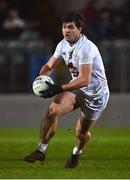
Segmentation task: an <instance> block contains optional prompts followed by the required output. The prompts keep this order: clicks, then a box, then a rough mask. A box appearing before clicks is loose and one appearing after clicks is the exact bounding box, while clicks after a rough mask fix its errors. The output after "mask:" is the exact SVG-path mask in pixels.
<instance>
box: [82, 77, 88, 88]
mask: <svg viewBox="0 0 130 180" xmlns="http://www.w3.org/2000/svg"><path fill="white" fill-rule="evenodd" d="M89 83H90V80H89V79H86V78H83V79H82V86H83V87H85V86H88V85H89Z"/></svg>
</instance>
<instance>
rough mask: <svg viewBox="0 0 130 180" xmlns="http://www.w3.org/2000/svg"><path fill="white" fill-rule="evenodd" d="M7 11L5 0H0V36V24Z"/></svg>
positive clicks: (0, 24)
mask: <svg viewBox="0 0 130 180" xmlns="http://www.w3.org/2000/svg"><path fill="white" fill-rule="evenodd" d="M6 13H7V3H6V1H5V0H0V36H2V25H3V22H4V21H5V18H6Z"/></svg>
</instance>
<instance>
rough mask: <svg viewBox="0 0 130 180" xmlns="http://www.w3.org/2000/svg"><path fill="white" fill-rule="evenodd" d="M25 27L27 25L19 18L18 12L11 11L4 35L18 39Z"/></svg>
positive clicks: (4, 24)
mask: <svg viewBox="0 0 130 180" xmlns="http://www.w3.org/2000/svg"><path fill="white" fill-rule="evenodd" d="M25 27H26V23H25V21H24V20H23V19H22V18H21V17H19V13H18V11H17V10H16V9H11V10H10V11H9V12H8V17H7V18H6V19H5V21H4V23H3V32H4V33H3V35H4V37H7V38H17V37H19V35H20V34H21V32H22V31H23V30H24V29H25Z"/></svg>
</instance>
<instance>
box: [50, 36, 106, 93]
mask: <svg viewBox="0 0 130 180" xmlns="http://www.w3.org/2000/svg"><path fill="white" fill-rule="evenodd" d="M53 56H54V57H56V58H58V59H60V58H63V59H64V61H65V63H66V65H67V66H68V68H69V70H70V73H71V76H72V80H73V79H75V78H77V77H78V75H79V66H80V64H92V77H91V81H90V83H89V85H88V86H86V87H82V88H80V90H82V91H83V92H84V93H88V94H89V93H90V94H91V93H92V94H96V93H98V91H99V90H100V89H102V87H104V88H105V87H107V79H106V75H105V70H104V65H103V61H102V58H101V55H100V52H99V50H98V48H97V47H96V45H95V44H94V43H92V42H91V41H90V40H88V39H87V37H86V36H85V35H83V34H81V35H80V38H79V39H78V41H77V42H76V43H75V44H74V45H73V46H70V44H69V43H68V42H67V41H66V40H65V39H63V40H62V41H61V42H60V43H59V44H58V45H57V47H56V50H55V52H54V55H53Z"/></svg>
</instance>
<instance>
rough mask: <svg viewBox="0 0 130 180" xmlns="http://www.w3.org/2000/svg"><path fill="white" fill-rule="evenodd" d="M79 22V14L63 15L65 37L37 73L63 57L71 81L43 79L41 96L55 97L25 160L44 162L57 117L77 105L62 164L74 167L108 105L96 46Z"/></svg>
mask: <svg viewBox="0 0 130 180" xmlns="http://www.w3.org/2000/svg"><path fill="white" fill-rule="evenodd" d="M82 25H83V21H82V18H81V16H80V15H79V14H78V13H75V12H70V13H67V14H65V15H64V17H63V18H62V33H63V37H64V39H63V40H62V41H61V42H60V43H59V44H58V45H57V47H56V49H55V52H54V54H53V56H52V57H51V58H50V59H49V61H48V62H47V63H46V64H45V65H44V66H43V67H42V68H41V70H40V75H42V74H47V73H48V72H49V71H51V70H52V69H53V68H54V67H55V65H56V64H57V63H58V62H59V60H60V59H61V57H62V58H63V59H64V61H65V63H66V65H67V67H68V68H69V70H70V72H71V75H72V80H71V81H70V82H69V83H66V84H63V85H62V86H58V85H53V84H51V83H47V82H46V83H47V84H48V86H49V88H48V90H47V91H41V96H42V97H44V98H51V97H53V96H54V99H53V100H52V103H51V104H50V106H49V108H48V111H47V114H46V115H45V117H44V118H43V120H42V123H41V128H40V142H39V146H38V148H37V150H36V151H34V152H33V153H32V154H30V155H28V156H26V157H25V161H28V162H35V161H36V160H39V161H44V159H45V153H46V150H47V147H48V144H49V141H50V139H51V138H52V137H53V135H54V134H55V131H56V127H57V120H58V118H59V117H60V116H62V115H64V114H65V113H68V112H70V111H73V110H75V109H77V108H80V109H81V114H80V116H79V118H78V120H77V125H76V138H77V141H76V145H75V147H74V148H73V150H72V154H71V156H70V158H69V159H68V161H67V162H66V164H65V168H75V167H76V166H77V164H78V162H79V159H80V157H81V154H82V153H83V147H84V145H85V143H86V142H88V141H89V139H90V138H91V133H90V128H91V127H92V126H93V125H94V124H95V122H96V121H97V120H98V119H99V117H100V116H101V114H102V112H103V110H104V109H105V107H106V105H107V102H108V99H109V88H108V84H107V79H106V75H105V70H104V65H103V61H102V58H101V55H100V53H99V50H98V48H97V47H96V45H95V44H94V43H93V42H91V41H90V40H89V39H87V37H86V36H85V35H84V34H82Z"/></svg>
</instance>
